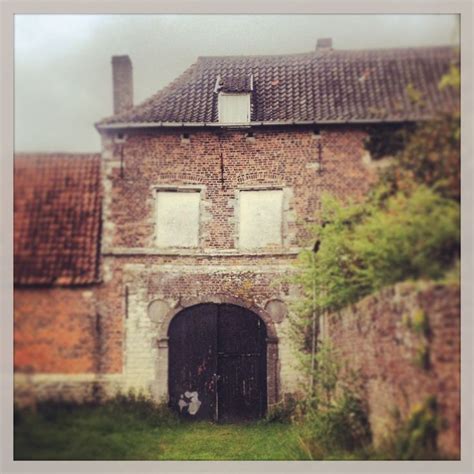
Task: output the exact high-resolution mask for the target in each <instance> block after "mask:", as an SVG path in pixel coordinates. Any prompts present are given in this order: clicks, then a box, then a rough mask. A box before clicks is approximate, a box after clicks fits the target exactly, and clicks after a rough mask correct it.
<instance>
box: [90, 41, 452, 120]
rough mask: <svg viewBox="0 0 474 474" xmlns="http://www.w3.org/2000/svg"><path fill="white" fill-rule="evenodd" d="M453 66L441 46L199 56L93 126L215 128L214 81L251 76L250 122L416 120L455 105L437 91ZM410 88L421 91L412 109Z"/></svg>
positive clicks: (445, 93) (448, 50) (449, 93)
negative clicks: (147, 94)
mask: <svg viewBox="0 0 474 474" xmlns="http://www.w3.org/2000/svg"><path fill="white" fill-rule="evenodd" d="M457 59H458V58H457V54H456V53H455V52H454V51H453V49H452V48H451V47H448V46H440V47H423V48H404V49H377V50H350V51H349V50H348V51H345V50H325V51H319V52H318V51H315V52H311V53H303V54H291V55H281V56H227V57H226V56H223V57H201V58H198V60H197V62H196V63H195V64H193V65H192V66H190V67H189V68H188V69H187V70H186V71H185V72H184V73H183V74H182V75H181V76H179V77H178V78H177V79H175V80H174V81H173V82H172V83H171V84H170V85H168V86H167V87H165V88H164V89H162V90H161V91H160V92H158V93H157V94H155V95H154V96H152V97H151V98H150V99H148V100H146V101H145V102H143V103H142V104H140V105H137V106H135V107H134V108H132V109H131V110H129V111H127V112H124V113H121V114H119V115H115V116H112V117H110V118H108V119H104V120H102V121H101V122H99V123H98V124H97V126H98V127H99V128H100V127H101V126H104V125H107V124H120V123H123V124H139V123H147V124H153V123H155V124H158V123H160V122H163V123H175V122H176V123H182V122H191V123H203V122H206V123H212V122H217V120H218V117H217V94H216V93H215V92H214V89H215V85H216V79H217V77H218V76H220V77H221V78H227V81H229V80H230V79H229V78H233V79H232V80H233V81H234V83H238V82H240V83H242V82H244V83H245V80H246V78H249V77H250V76H251V75H252V78H253V89H254V90H253V92H252V100H253V107H252V118H251V119H252V122H260V123H261V122H286V121H288V122H292V121H297V122H298V121H301V122H304V121H317V122H351V121H352V122H358V121H382V120H386V121H400V120H418V119H422V118H428V117H430V116H432V115H433V114H434V113H435V112H437V111H439V110H444V109H447V108H450V107H452V105H453V104H454V103H456V102H458V100H459V98H458V97H457V95H456V94H455V93H454V92H453V90H451V89H450V88H446V89H444V90H442V91H440V90H439V88H438V82H439V80H440V78H441V76H442V75H443V74H444V73H446V72H447V71H448V69H449V66H450V64H451V62H453V61H457ZM410 88H411V89H412V90H413V89H415V90H416V91H419V92H421V94H422V97H421V98H422V100H421V101H420V102H419V103H414V102H413V100H412V99H411V98H410V93H409V92H408V90H409V89H410Z"/></svg>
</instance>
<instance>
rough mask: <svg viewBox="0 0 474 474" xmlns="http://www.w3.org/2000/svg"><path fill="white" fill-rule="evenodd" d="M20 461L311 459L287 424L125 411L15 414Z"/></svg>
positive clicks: (65, 410)
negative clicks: (191, 418) (220, 421)
mask: <svg viewBox="0 0 474 474" xmlns="http://www.w3.org/2000/svg"><path fill="white" fill-rule="evenodd" d="M15 459H17V460H20V459H30V460H32V459H33V460H40V459H42V460H59V459H61V460H66V459H67V460H81V459H84V460H92V459H94V460H106V459H108V460H111V459H129V460H296V459H308V457H307V455H306V454H305V450H304V448H303V447H302V445H301V443H300V442H299V438H298V431H297V429H296V427H294V426H293V425H291V424H288V423H278V422H273V423H271V422H265V421H260V422H255V423H246V424H222V425H221V424H214V423H209V422H192V421H183V420H177V419H176V418H175V417H173V416H170V415H169V414H166V413H165V414H163V413H162V414H161V415H158V416H156V415H154V414H153V415H152V416H148V417H147V413H146V410H139V411H138V412H137V410H135V409H129V410H127V409H126V408H124V407H121V406H113V405H109V406H106V407H77V406H76V407H66V408H56V407H51V406H49V407H46V409H45V408H43V409H41V410H39V411H38V412H37V413H36V414H34V413H30V412H25V411H22V412H16V416H15Z"/></svg>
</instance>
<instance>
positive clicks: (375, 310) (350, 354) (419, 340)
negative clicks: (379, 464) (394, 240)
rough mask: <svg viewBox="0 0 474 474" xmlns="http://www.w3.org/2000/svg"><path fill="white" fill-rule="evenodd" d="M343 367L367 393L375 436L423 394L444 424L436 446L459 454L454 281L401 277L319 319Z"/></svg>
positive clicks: (382, 433) (457, 312)
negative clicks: (442, 282)
mask: <svg viewBox="0 0 474 474" xmlns="http://www.w3.org/2000/svg"><path fill="white" fill-rule="evenodd" d="M322 338H323V339H328V338H329V339H330V340H331V341H332V342H333V344H334V346H335V348H336V350H337V352H338V354H339V355H340V357H341V360H342V361H343V364H344V369H345V370H346V371H354V372H355V373H356V374H357V379H358V381H359V382H360V383H361V386H362V390H363V393H364V395H365V398H366V401H367V405H368V410H369V421H370V424H371V428H372V433H373V437H374V443H375V444H376V445H377V444H378V443H379V442H380V441H381V440H382V439H383V438H384V437H385V436H386V435H387V434H388V433H390V431H391V428H393V422H394V415H393V414H394V411H398V412H399V413H400V415H401V417H402V419H406V418H407V417H409V416H410V413H411V412H412V411H413V409H414V408H415V407H416V406H417V405H418V406H419V405H420V404H422V403H423V402H424V401H425V400H426V398H427V397H430V396H435V397H436V400H437V403H438V408H439V415H440V416H441V419H442V420H443V425H442V428H441V431H440V433H439V436H438V449H439V450H440V451H441V452H443V453H445V454H447V455H449V456H454V457H459V453H460V294H459V287H458V286H455V285H454V286H441V285H434V284H425V285H420V284H414V283H401V284H398V285H396V286H394V287H390V288H387V289H384V290H382V291H381V292H380V293H378V294H376V295H372V296H369V297H366V298H365V299H363V300H361V301H360V302H358V303H357V304H355V305H352V306H350V307H347V308H345V309H343V310H342V311H340V312H339V313H336V314H331V315H329V316H326V317H325V318H323V321H322Z"/></svg>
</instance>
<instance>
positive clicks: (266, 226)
mask: <svg viewBox="0 0 474 474" xmlns="http://www.w3.org/2000/svg"><path fill="white" fill-rule="evenodd" d="M282 211H283V192H282V191H281V190H277V189H275V190H273V189H272V190H261V191H241V192H240V219H239V223H240V229H239V245H240V247H242V248H261V247H266V246H272V245H281V243H282Z"/></svg>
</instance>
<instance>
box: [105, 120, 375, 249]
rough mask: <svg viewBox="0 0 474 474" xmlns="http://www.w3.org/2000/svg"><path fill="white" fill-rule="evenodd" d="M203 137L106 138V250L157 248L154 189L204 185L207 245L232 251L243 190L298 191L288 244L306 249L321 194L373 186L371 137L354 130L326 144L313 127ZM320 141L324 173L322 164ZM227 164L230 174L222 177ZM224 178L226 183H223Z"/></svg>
mask: <svg viewBox="0 0 474 474" xmlns="http://www.w3.org/2000/svg"><path fill="white" fill-rule="evenodd" d="M245 134H246V132H245V131H223V132H220V133H218V132H216V131H196V132H194V133H191V135H190V141H189V143H181V138H180V132H179V131H154V132H130V133H129V137H128V138H127V141H126V143H124V144H121V143H120V144H114V142H113V137H110V136H104V153H103V157H104V172H105V173H104V175H105V177H106V180H105V188H106V197H105V203H104V204H105V206H104V212H105V214H104V218H105V221H106V226H105V230H104V244H105V246H106V247H107V248H111V247H153V237H154V212H153V211H154V199H153V193H152V190H151V188H150V187H151V186H154V185H160V184H161V185H170V184H177V185H179V184H195V185H196V184H197V185H203V186H205V192H204V201H205V203H204V205H205V213H204V214H205V215H204V216H203V218H204V224H205V225H203V233H202V239H201V240H202V247H203V248H208V249H232V248H234V247H235V240H236V218H237V216H236V215H235V214H236V212H235V209H236V208H235V206H236V194H235V191H236V189H237V188H239V187H242V186H251V185H275V186H284V187H287V188H289V189H291V192H292V196H293V197H292V199H291V200H290V203H289V208H290V209H289V216H292V218H290V219H289V220H290V222H289V226H288V228H287V229H286V233H287V234H288V235H289V236H291V237H290V238H287V239H286V244H287V246H289V247H291V246H295V245H298V244H300V243H301V237H302V236H303V235H304V233H303V226H301V222H297V220H298V219H301V220H303V221H304V220H308V219H309V220H310V219H312V218H314V213H315V211H317V210H318V209H319V206H320V200H321V195H322V193H323V192H325V191H328V192H331V193H333V194H335V195H337V196H339V197H343V198H345V197H347V196H362V195H364V193H365V192H366V191H367V189H368V186H369V184H370V182H371V181H372V180H373V177H374V175H373V173H372V172H371V171H370V170H369V168H368V167H367V166H366V165H365V164H364V163H363V160H362V157H363V155H364V149H363V140H364V137H365V133H364V132H363V131H362V130H358V129H356V128H354V127H338V128H327V129H324V130H322V131H321V138H320V139H319V140H317V139H315V138H314V136H315V135H314V134H313V132H312V130H311V129H306V130H305V129H303V130H302V129H290V130H288V129H286V130H284V129H283V130H279V129H274V130H265V131H256V132H255V133H254V139H253V140H252V141H249V140H248V139H246V137H245ZM318 141H319V142H320V143H321V158H322V171H321V172H320V171H319V170H318V169H316V168H317V166H318V160H319V155H318V147H317V143H318ZM221 159H222V166H223V171H221ZM222 178H223V182H222Z"/></svg>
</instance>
